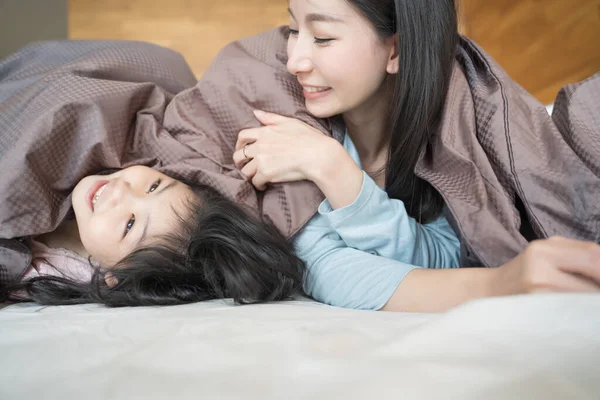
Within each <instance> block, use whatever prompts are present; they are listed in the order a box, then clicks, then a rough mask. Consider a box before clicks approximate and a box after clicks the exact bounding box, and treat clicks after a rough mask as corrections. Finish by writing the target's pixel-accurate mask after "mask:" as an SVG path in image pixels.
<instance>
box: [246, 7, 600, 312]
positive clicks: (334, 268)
mask: <svg viewBox="0 0 600 400" xmlns="http://www.w3.org/2000/svg"><path fill="white" fill-rule="evenodd" d="M289 13H290V36H289V40H288V63H287V67H288V70H289V72H290V73H292V74H293V75H295V76H296V78H297V80H298V83H299V84H300V85H301V86H302V87H303V94H304V97H305V101H306V107H307V109H308V111H309V112H310V113H311V114H312V115H314V116H316V117H320V118H329V117H334V116H338V115H339V116H341V117H342V119H343V122H344V124H345V126H346V137H345V139H344V142H343V144H342V145H340V144H339V143H338V142H336V141H335V140H333V139H331V138H329V137H326V136H324V135H322V134H321V133H320V132H318V131H317V130H315V129H313V128H311V127H310V126H308V125H307V124H305V123H302V122H300V121H298V120H296V119H292V118H286V117H283V116H279V115H274V114H269V113H264V112H260V111H259V112H256V117H257V119H258V120H259V121H260V122H262V123H263V124H264V125H266V126H264V127H261V128H256V129H248V130H243V131H241V132H240V134H239V138H238V143H237V146H236V147H237V151H236V153H235V154H234V161H235V162H236V164H237V165H238V166H239V167H240V168H242V173H243V174H245V175H246V176H247V177H248V179H250V180H251V181H252V183H253V184H254V185H255V186H256V187H257V188H258V189H264V188H265V187H266V184H267V183H270V182H288V181H295V180H304V179H306V180H310V181H312V182H314V183H315V184H316V185H317V186H318V187H319V188H320V190H321V191H322V192H323V193H324V194H325V196H326V198H327V200H326V201H325V202H323V204H321V207H320V208H319V212H318V214H317V215H316V216H315V217H314V218H313V219H312V220H311V221H310V223H309V224H308V225H307V226H306V227H305V228H304V229H303V230H302V231H301V232H300V234H298V235H297V236H296V239H295V245H296V248H297V251H298V254H299V255H300V256H301V257H302V258H303V259H304V260H305V261H306V263H307V264H308V268H309V274H308V278H307V281H306V283H305V285H306V287H305V288H306V290H307V292H308V293H309V294H311V295H312V296H313V297H315V298H316V299H317V300H320V301H323V302H326V303H329V304H333V305H339V306H344V307H352V308H364V309H374V310H380V309H383V310H403V311H441V310H445V309H448V308H450V307H452V306H455V305H457V304H460V303H462V302H465V301H468V300H471V299H475V298H480V297H487V296H494V295H509V294H517V293H532V292H540V291H590V292H598V291H600V247H599V246H597V245H595V244H593V243H586V242H581V241H575V240H569V239H562V238H551V239H546V240H540V241H535V242H533V243H532V244H530V245H529V246H528V247H527V248H526V250H525V251H523V252H522V253H521V254H520V255H519V256H517V257H516V258H514V259H513V260H511V261H510V262H508V263H506V264H505V265H503V266H501V267H500V268H492V269H486V268H464V269H454V268H456V267H459V266H460V265H459V241H458V239H457V237H456V234H455V233H454V231H453V230H452V229H451V228H450V226H449V225H448V221H447V220H446V218H445V215H447V213H446V211H447V210H446V207H445V204H444V201H443V199H442V197H441V196H440V194H439V193H438V192H437V191H436V190H435V189H434V187H433V186H431V185H430V184H429V183H428V182H426V181H425V180H423V179H420V178H419V177H417V176H416V174H415V165H416V164H417V161H418V160H419V158H420V157H421V156H422V154H423V152H424V151H425V149H428V148H431V147H433V146H432V143H433V141H434V140H433V139H434V137H435V133H436V131H437V129H438V128H439V126H440V120H441V118H442V112H443V108H444V103H445V100H446V95H447V91H448V88H449V82H450V78H451V75H452V68H453V63H454V57H455V53H456V48H457V44H458V40H459V36H458V33H457V23H456V11H455V8H454V2H453V1H451V0H435V1H434V0H429V1H424V0H418V1H404V0H403V1H400V0H396V1H393V0H330V1H326V2H324V1H319V2H315V1H309V0H290V2H289ZM382 188H384V189H382ZM457 190H461V189H460V188H457ZM419 267H424V268H419Z"/></svg>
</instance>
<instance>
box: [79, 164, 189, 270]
mask: <svg viewBox="0 0 600 400" xmlns="http://www.w3.org/2000/svg"><path fill="white" fill-rule="evenodd" d="M192 196H193V194H192V191H191V190H190V188H189V187H188V186H186V185H184V184H183V183H181V182H179V181H176V180H174V179H171V178H169V177H168V176H166V175H164V174H162V173H160V172H158V171H155V170H153V169H151V168H148V167H142V166H135V167H130V168H126V169H123V170H121V171H119V172H116V173H114V174H112V175H105V176H88V177H86V178H84V179H82V180H81V181H80V182H79V183H78V184H77V186H76V187H75V189H74V191H73V196H72V202H73V209H74V210H75V217H76V219H77V226H78V228H79V235H80V237H81V242H82V244H83V246H84V247H85V249H86V250H87V251H88V253H89V255H90V256H91V257H92V258H93V259H94V260H96V261H99V262H100V263H101V264H102V265H103V266H105V267H110V266H112V265H114V264H116V263H117V262H118V261H119V260H121V259H122V258H123V257H125V256H126V255H127V254H129V253H131V252H132V251H133V250H135V249H136V248H138V247H140V246H141V245H146V244H148V243H150V242H151V239H152V238H153V237H157V236H160V235H165V234H168V233H170V232H173V230H174V229H177V228H178V223H179V219H178V216H181V217H184V218H185V217H186V215H185V214H186V212H187V211H186V202H187V201H189V200H191V199H192Z"/></svg>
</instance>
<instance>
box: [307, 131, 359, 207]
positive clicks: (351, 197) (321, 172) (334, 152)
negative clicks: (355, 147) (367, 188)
mask: <svg viewBox="0 0 600 400" xmlns="http://www.w3.org/2000/svg"><path fill="white" fill-rule="evenodd" d="M332 140H333V139H332ZM324 151H325V154H324V157H322V160H323V161H322V162H321V163H319V164H318V165H312V166H308V170H309V172H308V174H307V175H308V176H309V179H310V180H312V181H313V182H314V183H315V184H316V185H317V186H318V187H319V189H320V190H321V192H323V194H324V195H325V197H326V198H327V201H329V204H330V205H331V207H332V208H333V209H334V210H335V209H338V208H343V207H346V206H349V205H350V204H352V203H353V202H354V201H355V200H356V198H357V197H358V194H359V193H360V189H361V187H362V184H363V172H362V170H361V169H360V167H359V166H358V165H357V164H356V162H354V160H353V159H352V157H351V156H350V154H348V152H347V151H346V150H345V149H344V148H343V147H342V146H341V145H340V144H339V143H337V142H335V143H332V146H330V147H329V148H328V149H326V150H324Z"/></svg>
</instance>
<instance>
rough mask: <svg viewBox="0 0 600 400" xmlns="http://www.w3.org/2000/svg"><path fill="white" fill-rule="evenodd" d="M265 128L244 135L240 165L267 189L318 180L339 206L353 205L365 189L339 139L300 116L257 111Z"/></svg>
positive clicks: (260, 187) (359, 172)
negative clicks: (294, 182)
mask: <svg viewBox="0 0 600 400" xmlns="http://www.w3.org/2000/svg"><path fill="white" fill-rule="evenodd" d="M254 114H255V115H256V118H257V119H258V120H259V121H260V122H261V123H262V124H263V125H265V126H262V127H260V128H252V129H244V130H243V131H241V132H240V133H239V135H238V140H237V143H236V151H235V153H234V154H233V161H234V163H235V165H236V166H237V167H238V168H240V169H241V172H242V174H244V176H246V177H247V178H248V179H249V180H251V182H252V184H253V185H254V187H256V188H257V189H258V190H264V189H265V188H266V186H267V184H268V183H280V182H291V181H298V180H310V181H313V182H314V183H315V184H316V185H317V186H318V187H319V189H321V191H322V192H323V193H324V194H325V196H326V197H327V199H328V200H329V202H330V203H331V206H332V207H333V208H340V207H344V206H346V205H349V204H351V203H352V202H353V201H354V200H355V199H356V197H357V196H358V194H359V193H360V189H361V187H362V181H363V175H362V170H361V169H360V168H359V167H358V165H357V164H356V163H355V162H354V160H352V157H350V155H349V154H348V152H347V151H346V150H345V149H344V147H343V146H342V145H341V144H340V143H338V142H337V141H336V140H335V139H333V138H331V137H328V136H326V135H324V134H323V133H321V132H320V131H318V130H317V129H315V128H313V127H311V126H310V125H308V124H306V123H304V122H302V121H299V120H297V119H295V118H288V117H284V116H281V115H277V114H272V113H266V112H264V111H255V112H254Z"/></svg>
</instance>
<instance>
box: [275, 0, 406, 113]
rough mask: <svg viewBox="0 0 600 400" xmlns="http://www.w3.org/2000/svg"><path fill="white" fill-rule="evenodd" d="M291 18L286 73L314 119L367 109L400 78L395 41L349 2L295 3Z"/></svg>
mask: <svg viewBox="0 0 600 400" xmlns="http://www.w3.org/2000/svg"><path fill="white" fill-rule="evenodd" d="M289 13H290V30H291V32H290V37H289V40H288V57H289V59H288V64H287V68H288V70H289V71H290V72H291V73H292V74H294V75H296V77H297V78H298V82H299V83H300V84H301V85H302V86H303V87H304V97H305V98H306V106H307V108H308V111H309V112H310V113H311V114H313V115H314V116H316V117H321V118H327V117H331V116H333V115H337V114H343V113H346V112H348V111H353V110H357V109H360V108H361V106H362V107H365V106H368V104H369V103H370V102H371V101H372V100H373V99H376V98H377V95H378V93H380V89H381V88H382V86H383V84H384V81H385V78H386V77H387V76H388V74H393V73H396V72H397V61H398V60H397V57H396V56H395V38H394V36H390V37H389V38H386V39H381V38H380V37H379V36H378V35H377V33H376V31H375V29H374V28H373V26H372V25H371V23H370V22H369V21H368V20H367V19H365V18H364V17H363V16H362V15H361V14H360V13H359V12H358V11H356V10H355V9H354V8H353V7H352V6H351V5H350V4H349V3H348V2H347V1H346V0H290V2H289Z"/></svg>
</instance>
